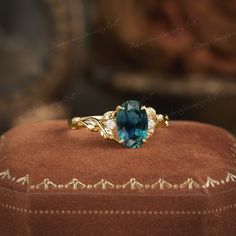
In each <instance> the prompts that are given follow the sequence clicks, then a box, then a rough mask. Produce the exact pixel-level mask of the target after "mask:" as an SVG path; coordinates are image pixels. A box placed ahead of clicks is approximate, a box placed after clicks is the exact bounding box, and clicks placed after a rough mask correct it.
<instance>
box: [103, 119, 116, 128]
mask: <svg viewBox="0 0 236 236" xmlns="http://www.w3.org/2000/svg"><path fill="white" fill-rule="evenodd" d="M105 125H106V128H108V129H114V128H115V127H116V122H115V120H113V119H109V120H107V121H106V122H105Z"/></svg>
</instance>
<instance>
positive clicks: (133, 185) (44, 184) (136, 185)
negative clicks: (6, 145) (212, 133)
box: [0, 169, 236, 190]
mask: <svg viewBox="0 0 236 236" xmlns="http://www.w3.org/2000/svg"><path fill="white" fill-rule="evenodd" d="M0 179H1V180H7V181H9V182H14V183H15V184H18V185H22V186H28V187H29V188H30V189H31V190H49V189H57V190H67V189H71V190H83V189H84V190H85V189H86V190H96V189H100V190H110V189H117V190H119V189H124V190H125V189H128V190H142V189H150V190H164V189H175V190H177V189H188V190H193V189H207V188H215V187H217V186H220V185H224V184H226V183H233V182H236V175H235V174H232V173H230V172H227V174H226V176H225V177H224V178H223V179H220V180H216V179H213V178H211V177H207V179H206V181H205V182H204V184H200V183H199V182H197V181H195V180H194V179H193V178H188V179H186V180H185V181H183V182H182V183H181V184H176V183H170V182H168V181H166V180H165V179H164V178H159V179H158V180H157V181H156V182H153V183H141V182H139V181H138V180H137V179H135V178H130V180H128V182H125V183H120V184H115V183H113V182H112V181H109V180H106V179H101V180H99V181H98V182H97V183H93V184H85V183H83V182H82V181H80V180H79V179H77V178H72V179H71V180H70V181H69V182H67V183H65V184H58V183H55V182H53V181H52V180H50V179H49V178H44V179H43V180H42V181H41V182H39V183H36V184H32V183H31V181H30V176H29V175H28V174H27V175H25V176H23V177H20V178H17V177H15V176H12V175H11V173H10V170H9V169H8V170H5V171H3V172H0Z"/></svg>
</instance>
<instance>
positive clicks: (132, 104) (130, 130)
mask: <svg viewBox="0 0 236 236" xmlns="http://www.w3.org/2000/svg"><path fill="white" fill-rule="evenodd" d="M121 108H122V109H120V110H119V111H118V112H117V115H116V125H117V131H118V138H119V140H123V144H124V145H125V146H126V147H130V148H138V147H140V146H141V145H142V144H143V139H146V138H147V129H148V118H147V113H146V111H145V110H141V104H140V102H138V101H134V100H130V101H126V102H124V103H123V104H122V105H121Z"/></svg>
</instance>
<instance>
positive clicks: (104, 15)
mask: <svg viewBox="0 0 236 236" xmlns="http://www.w3.org/2000/svg"><path fill="white" fill-rule="evenodd" d="M0 55H1V57H0V133H3V132H4V131H6V130H7V129H9V128H11V127H13V126H15V125H18V124H22V123H26V122H27V123H28V122H36V121H41V120H45V119H66V118H68V117H71V116H73V115H99V114H103V113H104V112H105V111H108V110H113V109H114V108H115V107H116V105H118V104H121V103H122V102H123V101H125V100H127V99H137V100H140V101H141V102H142V103H143V104H145V105H149V106H153V107H155V108H156V109H157V111H160V112H161V113H167V114H169V116H170V118H171V119H178V120H196V121H201V122H207V123H211V124H215V125H219V126H222V127H224V128H226V129H228V130H229V131H231V132H233V133H234V134H236V106H235V105H236V78H235V77H236V1H234V0H227V1H222V0H208V1H205V0H199V1H193V0H188V1H187V0H179V1H169V0H165V1H161V0H142V1H141V0H119V1H118V0H86V1H85V0H84V1H82V0H67V1H64V0H40V1H39V0H21V1H19V0H8V1H2V2H1V4H0Z"/></svg>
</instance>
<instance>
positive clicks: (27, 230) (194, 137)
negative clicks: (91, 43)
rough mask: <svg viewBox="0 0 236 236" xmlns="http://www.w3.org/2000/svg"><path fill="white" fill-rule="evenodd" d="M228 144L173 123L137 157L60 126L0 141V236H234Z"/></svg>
mask: <svg viewBox="0 0 236 236" xmlns="http://www.w3.org/2000/svg"><path fill="white" fill-rule="evenodd" d="M235 222H236V140H235V137H234V136H233V135H231V134H230V133H228V132H227V131H225V130H223V129H221V128H218V127H215V126H212V125H207V124H202V123H197V122H187V121H173V122H171V123H170V127H168V128H165V129H158V130H156V132H155V134H154V135H153V136H152V137H151V138H150V139H149V140H148V142H147V143H146V144H144V145H143V146H142V147H141V148H139V149H127V148H125V147H124V146H122V145H120V144H118V143H116V142H112V141H108V140H104V139H103V138H102V137H100V135H99V134H98V133H94V132H89V131H88V130H86V129H80V130H70V129H69V128H68V127H67V123H66V121H45V122H42V123H35V124H28V125H22V126H19V127H16V128H14V129H12V130H10V131H8V132H7V133H6V134H4V135H3V136H2V137H1V142H0V235H1V236H42V235H44V236H54V235H55V236H60V235H66V236H67V235H68V236H74V235H76V236H77V235H86V236H88V235H96V236H98V235H165V236H166V235H227V236H231V235H232V236H233V235H236V224H235Z"/></svg>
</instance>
